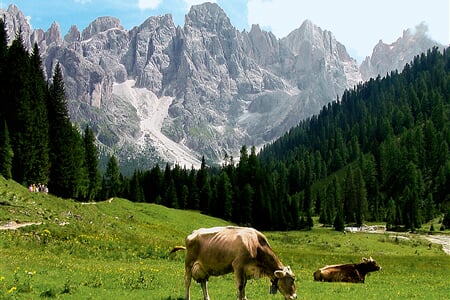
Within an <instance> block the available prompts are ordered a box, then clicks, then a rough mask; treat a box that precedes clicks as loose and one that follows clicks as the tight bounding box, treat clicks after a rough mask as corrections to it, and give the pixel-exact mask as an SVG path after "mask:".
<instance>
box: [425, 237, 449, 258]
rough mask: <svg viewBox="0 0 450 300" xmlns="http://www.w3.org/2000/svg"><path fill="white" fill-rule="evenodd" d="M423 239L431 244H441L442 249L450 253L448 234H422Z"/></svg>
mask: <svg viewBox="0 0 450 300" xmlns="http://www.w3.org/2000/svg"><path fill="white" fill-rule="evenodd" d="M422 237H423V238H424V239H426V240H428V241H430V242H431V243H433V244H440V245H442V250H444V252H445V253H447V254H448V255H450V236H449V235H423V236H422Z"/></svg>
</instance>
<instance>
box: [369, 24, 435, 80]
mask: <svg viewBox="0 0 450 300" xmlns="http://www.w3.org/2000/svg"><path fill="white" fill-rule="evenodd" d="M434 46H439V45H438V43H437V42H435V41H433V40H432V39H430V37H429V36H428V27H427V26H426V25H425V24H424V23H421V24H419V25H417V26H416V28H415V30H414V31H413V30H411V29H408V30H404V31H403V35H402V36H401V37H399V38H398V39H397V40H396V41H395V42H393V43H391V44H387V43H384V42H383V41H382V40H380V41H379V42H378V43H377V44H376V45H375V47H374V48H373V52H372V55H371V56H368V57H366V58H365V59H364V61H363V62H362V64H361V66H360V72H361V76H362V78H363V80H369V79H370V78H374V77H377V76H378V75H381V76H385V75H386V74H387V73H389V72H391V71H392V70H398V71H399V72H400V71H402V70H403V67H404V66H405V64H407V63H409V62H411V61H412V60H413V59H414V56H416V55H417V54H419V53H422V52H426V51H427V50H428V49H430V48H432V47H434ZM441 47H442V46H441Z"/></svg>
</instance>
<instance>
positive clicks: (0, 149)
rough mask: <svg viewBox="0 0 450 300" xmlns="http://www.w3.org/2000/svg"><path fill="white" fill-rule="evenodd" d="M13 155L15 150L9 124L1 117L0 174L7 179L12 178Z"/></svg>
mask: <svg viewBox="0 0 450 300" xmlns="http://www.w3.org/2000/svg"><path fill="white" fill-rule="evenodd" d="M13 156H14V152H13V150H12V147H11V144H10V139H9V131H8V125H7V124H6V121H5V120H3V121H1V118H0V175H2V176H3V177H4V178H5V179H11V178H12V173H11V170H12V159H13Z"/></svg>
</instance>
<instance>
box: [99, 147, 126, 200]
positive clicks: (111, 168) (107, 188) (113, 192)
mask: <svg viewBox="0 0 450 300" xmlns="http://www.w3.org/2000/svg"><path fill="white" fill-rule="evenodd" d="M120 183H121V182H120V172H119V165H118V163H117V159H116V157H115V156H114V155H111V157H110V158H109V160H108V165H107V166H106V171H105V175H103V183H102V195H103V197H104V199H108V198H111V197H117V196H119V193H120V191H121V186H120Z"/></svg>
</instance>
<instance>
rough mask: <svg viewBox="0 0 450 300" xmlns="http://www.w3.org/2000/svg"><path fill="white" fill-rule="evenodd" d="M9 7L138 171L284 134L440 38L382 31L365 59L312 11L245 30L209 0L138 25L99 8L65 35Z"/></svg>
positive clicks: (78, 118) (110, 148)
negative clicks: (275, 29) (387, 35)
mask: <svg viewBox="0 0 450 300" xmlns="http://www.w3.org/2000/svg"><path fill="white" fill-rule="evenodd" d="M1 15H2V16H4V18H5V22H6V26H7V32H8V35H9V38H10V41H11V40H12V39H13V38H14V36H15V34H16V33H17V32H18V31H19V29H20V31H21V33H22V38H23V41H24V44H25V46H26V47H27V48H28V49H31V48H32V45H33V44H34V43H37V44H38V46H39V48H40V52H41V56H42V61H43V69H44V72H45V74H46V76H47V77H48V78H51V75H52V72H53V69H54V67H55V65H56V63H57V62H59V63H60V65H61V68H62V70H63V74H64V82H65V89H66V95H67V99H68V108H69V113H70V116H71V119H72V121H73V122H76V123H78V124H79V125H80V126H81V127H83V126H85V125H86V124H89V126H90V127H91V128H93V130H94V132H95V133H96V138H97V141H98V143H99V146H100V149H101V153H103V154H104V155H107V154H112V153H113V154H115V155H116V157H118V159H119V161H120V165H121V166H122V167H124V168H128V169H130V170H133V169H135V168H141V169H145V168H149V167H151V166H153V165H154V164H155V163H167V162H169V163H171V164H173V163H178V164H180V165H184V166H186V167H188V168H190V167H191V166H192V167H195V168H197V167H199V166H200V164H201V160H202V157H204V158H205V159H206V161H207V162H208V163H217V162H220V161H221V160H222V159H223V158H224V157H225V156H233V157H237V156H238V155H239V150H240V149H241V147H242V146H243V145H247V146H255V147H257V148H259V147H261V146H263V145H264V144H266V143H268V142H271V141H273V140H275V139H277V138H278V137H280V136H281V135H283V134H284V133H285V132H286V131H288V130H289V129H290V128H291V127H293V126H295V125H297V124H298V123H299V122H300V121H301V120H304V119H305V118H308V117H310V116H311V115H313V114H316V113H318V112H319V111H320V109H321V108H322V107H323V106H324V105H326V104H327V103H329V102H331V101H335V100H336V99H338V98H339V97H340V95H342V93H343V92H344V90H345V89H351V88H353V87H354V86H355V85H356V84H358V83H359V82H361V81H365V80H368V79H370V78H372V77H377V76H378V75H381V76H384V75H385V74H386V73H388V72H391V71H392V70H399V71H401V70H402V69H403V67H404V65H405V64H406V63H408V62H410V61H411V60H412V59H413V58H414V56H415V55H417V54H420V53H422V52H425V51H426V50H428V49H429V48H431V47H433V46H439V47H441V45H439V44H438V43H437V42H434V41H433V40H431V39H430V38H429V37H428V36H427V31H426V27H425V26H424V25H422V24H421V25H419V26H417V28H416V30H415V31H414V32H412V31H411V30H405V31H404V32H403V35H402V36H401V37H400V38H398V40H397V41H395V42H394V43H392V44H385V43H383V42H382V41H380V42H379V43H378V44H377V45H376V46H375V47H374V50H373V54H372V55H371V56H370V57H367V58H366V59H365V60H364V61H363V62H362V63H361V65H358V63H357V61H356V60H355V59H353V58H352V57H351V56H350V55H349V54H348V52H347V50H346V48H345V46H344V45H342V44H341V43H339V42H338V41H337V40H336V38H335V37H334V35H333V33H332V32H330V31H327V30H322V29H321V28H320V27H319V26H317V25H315V24H313V23H312V22H311V21H308V20H306V21H304V22H303V24H301V26H300V27H299V28H297V29H295V30H293V31H292V32H291V33H289V34H288V35H287V36H286V37H283V38H277V37H276V36H275V35H274V34H273V33H271V32H268V31H264V30H262V29H261V28H260V27H259V26H258V25H253V26H252V27H251V29H250V31H248V32H247V31H245V30H244V31H239V30H237V29H236V28H235V27H234V26H233V25H232V24H231V22H230V19H229V18H228V17H227V15H226V14H225V12H224V11H223V10H222V9H221V8H220V7H219V6H218V5H217V4H213V3H204V4H200V5H194V6H192V7H191V9H190V11H189V13H188V14H187V15H186V17H185V23H184V26H177V25H175V23H174V21H173V19H172V16H171V15H170V14H167V15H163V16H151V17H149V18H148V19H147V20H146V21H144V22H143V23H142V24H140V25H139V26H135V27H133V28H132V29H130V30H127V29H125V28H123V26H122V25H121V22H120V20H119V19H117V18H115V17H99V18H97V19H95V20H93V21H92V22H91V23H90V24H89V26H88V27H87V28H85V29H83V30H82V31H80V29H79V28H77V26H72V27H71V28H70V30H69V31H68V32H67V34H66V35H64V37H63V35H62V33H61V29H60V26H59V25H58V23H56V22H54V23H53V24H52V25H51V27H50V28H49V29H48V30H47V31H44V30H43V29H32V28H31V26H30V25H29V23H28V22H27V20H26V18H25V16H24V15H23V13H22V12H21V11H20V9H19V8H18V7H17V6H15V5H10V6H9V7H8V9H7V10H6V11H4V10H1ZM126 166H127V167H126Z"/></svg>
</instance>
